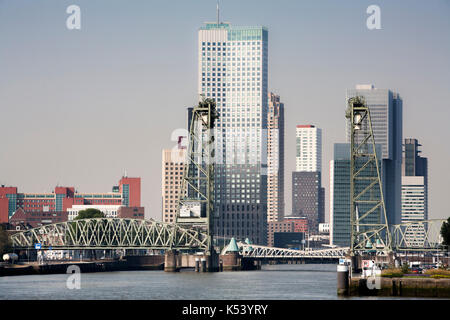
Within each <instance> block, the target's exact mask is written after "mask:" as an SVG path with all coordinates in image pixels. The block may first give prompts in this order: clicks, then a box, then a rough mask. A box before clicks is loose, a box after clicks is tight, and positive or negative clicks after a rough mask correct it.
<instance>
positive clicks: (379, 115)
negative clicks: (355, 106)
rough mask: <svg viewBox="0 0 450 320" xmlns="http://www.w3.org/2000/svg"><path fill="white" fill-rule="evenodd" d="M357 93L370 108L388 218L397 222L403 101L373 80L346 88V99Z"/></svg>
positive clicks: (389, 220) (348, 132)
mask: <svg viewBox="0 0 450 320" xmlns="http://www.w3.org/2000/svg"><path fill="white" fill-rule="evenodd" d="M356 96H362V97H364V100H365V102H366V104H367V106H368V107H369V110H370V115H371V119H372V128H373V134H374V138H375V143H376V144H377V145H380V146H381V149H382V157H381V168H382V170H381V171H382V172H381V177H382V183H383V193H384V196H385V205H386V212H387V217H388V222H389V224H390V225H392V224H398V223H400V221H401V184H402V182H401V169H402V130H403V111H402V110H403V101H402V99H401V98H400V95H399V94H398V93H395V92H392V91H391V90H388V89H377V88H375V87H374V86H373V85H371V84H369V85H357V86H356V88H355V89H349V90H347V101H348V99H350V98H352V97H356ZM349 126H350V124H349V123H347V142H350V130H349V128H350V127H349Z"/></svg>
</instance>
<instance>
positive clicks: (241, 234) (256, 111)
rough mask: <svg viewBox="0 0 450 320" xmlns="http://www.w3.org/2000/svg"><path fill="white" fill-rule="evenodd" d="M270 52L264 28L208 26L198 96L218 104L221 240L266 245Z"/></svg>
mask: <svg viewBox="0 0 450 320" xmlns="http://www.w3.org/2000/svg"><path fill="white" fill-rule="evenodd" d="M267 52H268V31H267V29H266V28H264V27H237V26H231V25H230V24H229V23H206V25H205V26H203V27H201V28H200V30H199V34H198V53H199V55H198V57H199V61H198V92H199V94H201V95H203V96H204V97H206V98H212V99H214V100H215V101H216V104H217V110H218V112H219V116H220V117H219V120H218V121H217V125H216V128H215V138H216V140H215V143H216V166H215V228H214V232H215V237H216V239H220V238H225V239H227V238H230V237H236V238H237V239H245V238H249V239H250V240H251V241H253V242H254V243H258V244H266V229H267V175H266V174H267V172H266V171H267V140H266V139H267V137H266V136H267V134H266V133H267V132H266V129H267V105H268V99H267V95H268V93H267V72H268V68H267Z"/></svg>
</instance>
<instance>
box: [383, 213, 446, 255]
mask: <svg viewBox="0 0 450 320" xmlns="http://www.w3.org/2000/svg"><path fill="white" fill-rule="evenodd" d="M445 221H446V220H445V219H433V220H424V221H417V222H416V221H414V222H407V223H402V224H397V225H393V226H392V232H391V233H392V238H393V243H394V249H395V250H396V251H403V250H406V251H409V250H416V251H436V250H441V249H442V245H441V243H442V239H441V236H440V231H441V227H442V224H443V223H444V222H445Z"/></svg>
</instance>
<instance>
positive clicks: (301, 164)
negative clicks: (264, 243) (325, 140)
mask: <svg viewBox="0 0 450 320" xmlns="http://www.w3.org/2000/svg"><path fill="white" fill-rule="evenodd" d="M296 139H297V140H296V146H297V156H296V166H295V167H296V169H295V171H303V172H316V171H318V172H322V129H319V128H316V127H315V126H313V125H309V124H308V125H298V126H297V128H296Z"/></svg>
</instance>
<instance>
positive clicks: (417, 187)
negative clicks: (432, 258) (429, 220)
mask: <svg viewBox="0 0 450 320" xmlns="http://www.w3.org/2000/svg"><path fill="white" fill-rule="evenodd" d="M427 198H428V197H427V189H426V186H425V177H423V176H422V177H421V176H416V177H415V176H403V177H402V223H412V224H411V226H410V227H408V228H407V229H406V230H405V240H406V241H407V242H408V244H409V245H410V246H417V247H423V242H424V240H425V228H424V227H423V225H420V224H417V225H415V224H414V222H421V221H424V220H426V217H427V203H426V201H427Z"/></svg>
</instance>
